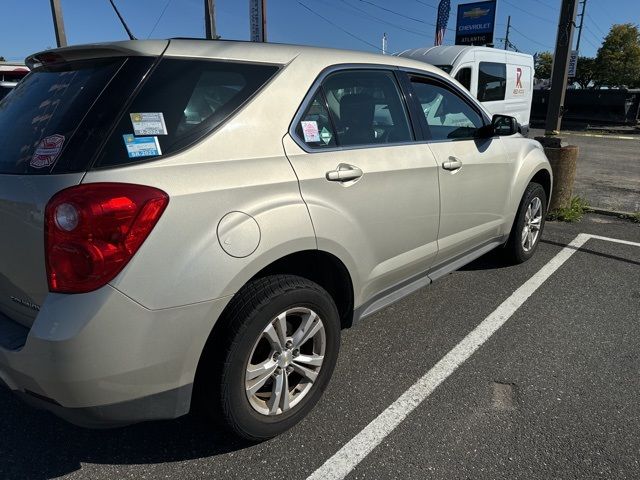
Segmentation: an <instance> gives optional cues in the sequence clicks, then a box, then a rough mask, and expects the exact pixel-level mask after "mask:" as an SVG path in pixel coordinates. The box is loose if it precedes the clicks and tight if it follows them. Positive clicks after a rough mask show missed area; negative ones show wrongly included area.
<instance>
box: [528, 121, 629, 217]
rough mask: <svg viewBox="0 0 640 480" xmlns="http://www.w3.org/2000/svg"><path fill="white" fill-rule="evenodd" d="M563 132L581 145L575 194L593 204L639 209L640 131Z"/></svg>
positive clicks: (541, 132)
mask: <svg viewBox="0 0 640 480" xmlns="http://www.w3.org/2000/svg"><path fill="white" fill-rule="evenodd" d="M542 135H544V130H540V129H532V130H531V132H530V133H529V137H531V138H534V137H538V136H542ZM561 136H562V137H563V138H564V141H565V143H567V144H571V145H577V146H578V147H579V148H580V153H579V157H578V163H577V166H576V182H575V187H574V194H575V195H578V196H580V197H582V198H584V199H586V200H587V201H588V202H589V205H591V206H593V207H598V208H605V209H609V210H617V211H623V212H629V213H634V212H640V193H638V192H640V154H638V150H639V149H640V135H637V134H619V135H616V134H604V135H600V134H598V133H593V132H586V131H567V132H562V134H561Z"/></svg>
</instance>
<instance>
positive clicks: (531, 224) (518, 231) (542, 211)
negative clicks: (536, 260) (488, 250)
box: [505, 182, 547, 263]
mask: <svg viewBox="0 0 640 480" xmlns="http://www.w3.org/2000/svg"><path fill="white" fill-rule="evenodd" d="M546 207H547V194H546V193H545V191H544V188H543V187H542V185H540V184H539V183H534V182H531V183H530V184H529V185H528V186H527V188H526V190H525V192H524V195H523V196H522V200H521V201H520V205H519V207H518V212H517V213H516V218H515V221H514V222H513V227H512V228H511V234H510V235H509V240H508V241H507V243H506V245H505V254H506V255H507V257H508V258H509V259H510V260H511V261H513V262H514V263H523V262H526V261H527V260H529V259H530V258H531V257H533V254H534V253H535V251H536V249H537V248H538V243H540V237H541V236H542V231H543V229H544V220H545V216H546Z"/></svg>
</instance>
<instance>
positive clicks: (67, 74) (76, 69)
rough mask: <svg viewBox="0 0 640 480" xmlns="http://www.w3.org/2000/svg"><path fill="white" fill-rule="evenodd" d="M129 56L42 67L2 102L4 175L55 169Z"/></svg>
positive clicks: (0, 137) (0, 143) (0, 164)
mask: <svg viewBox="0 0 640 480" xmlns="http://www.w3.org/2000/svg"><path fill="white" fill-rule="evenodd" d="M122 62H123V60H122V59H120V60H113V59H112V60H108V61H99V62H97V61H91V62H86V61H85V62H76V63H67V64H63V65H59V66H52V67H41V68H39V69H37V70H35V71H34V72H32V73H31V74H29V75H28V76H27V77H26V78H25V79H24V80H22V81H21V82H19V83H18V85H17V86H16V87H15V89H14V90H13V91H12V92H11V94H10V95H6V96H5V97H4V98H3V99H2V100H1V101H0V173H12V174H28V173H48V172H50V171H51V170H52V169H53V168H54V166H55V164H56V162H57V161H58V159H59V158H60V156H61V155H62V153H63V151H64V149H65V147H66V146H67V145H68V144H69V142H70V140H71V138H72V137H73V135H74V133H75V131H76V129H77V128H78V126H79V125H80V123H81V122H82V119H83V118H84V116H85V114H86V113H87V111H88V110H89V109H90V108H91V105H92V104H93V103H94V101H95V100H96V98H97V97H98V96H99V95H100V92H101V91H102V90H103V89H104V87H105V86H106V85H107V83H108V82H109V80H110V79H111V78H112V77H113V75H114V74H115V73H116V71H117V69H118V67H119V66H120V65H121V64H122Z"/></svg>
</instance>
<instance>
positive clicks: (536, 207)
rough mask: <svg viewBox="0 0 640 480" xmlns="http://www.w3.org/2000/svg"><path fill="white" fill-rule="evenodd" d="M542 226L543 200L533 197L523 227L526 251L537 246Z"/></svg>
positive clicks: (523, 241)
mask: <svg viewBox="0 0 640 480" xmlns="http://www.w3.org/2000/svg"><path fill="white" fill-rule="evenodd" d="M541 227H542V201H541V200H540V199H539V198H538V197H533V199H532V200H531V202H530V203H529V206H528V207H527V211H526V213H525V216H524V227H523V228H522V237H521V242H522V248H523V250H524V251H525V252H530V251H531V250H532V249H533V247H535V245H536V243H537V241H538V237H539V236H540V229H541Z"/></svg>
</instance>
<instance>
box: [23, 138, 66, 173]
mask: <svg viewBox="0 0 640 480" xmlns="http://www.w3.org/2000/svg"><path fill="white" fill-rule="evenodd" d="M63 145H64V135H57V134H56V135H49V136H48V137H45V138H43V139H42V140H40V143H38V146H37V147H36V151H35V152H34V153H33V156H32V157H31V161H30V162H29V166H31V167H33V168H44V167H50V166H51V165H53V164H54V162H55V161H56V160H57V159H58V156H59V155H60V152H61V151H62V146H63Z"/></svg>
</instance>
